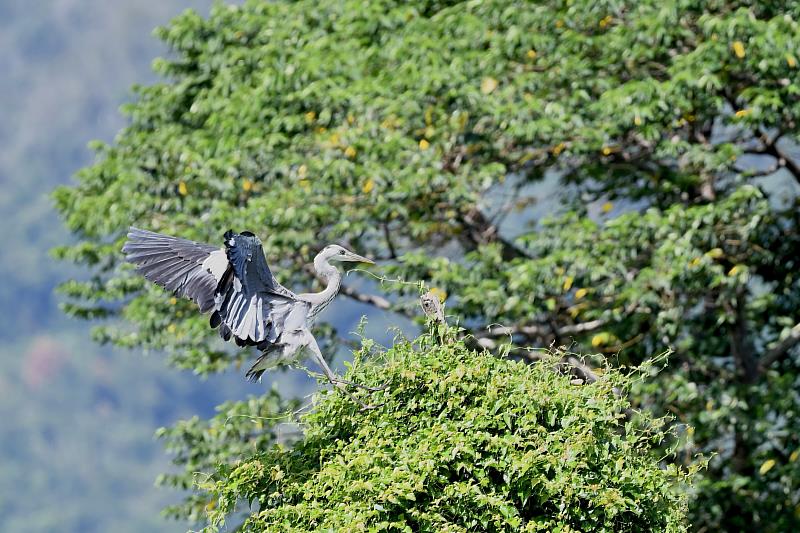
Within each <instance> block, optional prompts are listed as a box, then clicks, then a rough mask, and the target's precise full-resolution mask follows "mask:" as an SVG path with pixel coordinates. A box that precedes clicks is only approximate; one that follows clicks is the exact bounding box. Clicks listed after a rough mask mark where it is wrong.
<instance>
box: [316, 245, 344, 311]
mask: <svg viewBox="0 0 800 533" xmlns="http://www.w3.org/2000/svg"><path fill="white" fill-rule="evenodd" d="M314 269H315V270H316V271H317V274H319V276H320V277H321V278H322V279H323V280H325V281H326V282H327V284H328V285H327V286H326V287H325V290H323V291H322V292H318V293H317V294H315V295H314V300H315V301H313V302H312V304H313V305H314V307H313V308H312V310H311V314H312V315H316V314H317V313H319V312H320V311H322V310H323V309H325V308H326V307H327V306H328V304H329V303H331V300H333V299H334V298H335V297H336V294H337V293H338V292H339V287H340V286H341V285H342V273H341V272H339V269H337V268H336V267H335V266H333V265H331V264H330V263H328V260H327V259H325V258H323V257H320V256H317V257H315V258H314Z"/></svg>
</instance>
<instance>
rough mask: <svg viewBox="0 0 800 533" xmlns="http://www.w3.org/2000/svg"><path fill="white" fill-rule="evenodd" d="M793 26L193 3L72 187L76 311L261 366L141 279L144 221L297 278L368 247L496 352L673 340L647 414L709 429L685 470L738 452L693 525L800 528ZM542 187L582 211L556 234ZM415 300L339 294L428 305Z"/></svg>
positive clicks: (207, 458) (180, 356)
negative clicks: (139, 229)
mask: <svg viewBox="0 0 800 533" xmlns="http://www.w3.org/2000/svg"><path fill="white" fill-rule="evenodd" d="M799 20H800V2H716V1H708V2H701V1H689V0H659V1H654V0H653V1H651V0H646V1H636V2H625V1H585V0H579V1H573V2H560V1H545V2H537V3H528V2H522V1H511V0H502V1H501V0H495V1H485V2H436V1H427V2H425V1H415V2H407V1H403V2H392V1H388V0H384V1H355V0H352V1H334V0H330V1H328V0H325V1H315V2H309V1H301V2H283V1H279V2H261V1H258V2H257V1H250V2H247V3H246V4H245V5H244V6H228V5H224V4H218V5H216V7H215V8H214V9H213V10H212V12H211V15H210V16H209V17H208V18H202V17H201V16H199V15H197V14H196V13H193V12H187V13H185V14H184V15H182V16H181V17H179V18H177V19H175V20H174V21H173V22H172V23H171V24H170V25H169V26H168V27H165V28H161V29H159V30H158V34H159V36H160V37H161V38H163V39H164V40H165V41H166V42H167V43H168V44H169V45H170V46H171V48H172V50H173V54H172V56H171V57H170V58H168V59H162V60H158V61H157V62H156V63H155V68H156V70H157V71H158V72H159V73H161V74H162V75H163V77H164V81H163V82H162V83H159V84H156V85H153V86H149V87H139V88H138V89H137V95H138V98H137V100H136V102H135V103H133V104H131V105H129V106H127V107H126V108H125V112H126V114H127V115H128V117H129V118H130V125H129V126H128V127H127V128H126V129H125V130H123V131H122V132H121V134H120V135H119V136H118V138H117V139H116V140H115V142H114V143H113V144H112V145H97V146H96V147H95V148H96V150H97V161H96V163H95V164H94V165H92V166H90V167H88V168H86V169H84V170H83V171H82V172H81V173H80V174H79V175H78V183H77V184H76V185H75V186H73V187H69V188H63V189H60V190H59V191H58V192H57V193H56V201H57V204H58V207H59V209H60V211H61V212H62V213H63V215H64V219H65V220H66V223H67V224H68V226H69V227H70V228H71V229H72V230H73V231H74V232H75V233H76V234H77V235H78V237H79V242H78V243H77V244H75V245H73V246H68V247H65V248H62V249H60V250H59V251H58V255H60V256H61V257H63V258H67V259H69V260H72V261H77V262H80V263H84V264H87V265H89V266H90V267H91V269H92V270H93V272H94V273H95V274H96V275H95V276H94V277H93V278H92V279H91V280H90V281H88V282H86V283H77V282H70V283H68V284H66V285H65V286H64V291H65V292H66V293H67V294H68V295H69V296H71V297H73V301H72V304H71V305H69V306H68V309H69V310H70V311H71V312H73V313H75V314H79V315H81V316H86V317H108V316H118V317H120V318H122V319H124V321H123V323H122V325H120V323H119V321H115V322H113V325H112V326H108V327H102V328H99V329H98V331H97V337H98V338H99V339H100V340H104V341H110V342H114V343H116V344H120V345H124V346H138V347H146V348H156V349H165V350H167V351H168V352H169V353H171V354H173V355H174V360H175V362H176V364H178V365H180V366H183V367H189V368H194V369H195V370H197V371H199V372H210V371H218V370H221V369H224V368H226V367H227V366H228V365H229V364H230V363H232V362H238V361H239V360H240V359H241V358H243V357H249V356H250V355H251V354H247V353H243V352H230V351H226V350H224V349H222V348H220V345H219V344H216V343H212V342H211V340H212V338H213V336H214V335H215V333H214V332H212V331H210V330H209V329H208V328H207V325H206V320H205V319H204V318H201V317H198V316H197V315H196V314H195V313H194V312H190V311H191V308H190V305H189V304H188V303H184V302H180V301H175V300H171V299H170V297H169V295H165V294H163V293H161V292H159V291H158V290H154V289H152V288H146V287H145V286H144V284H143V282H142V281H141V280H140V279H138V278H136V277H134V276H132V275H131V273H130V270H129V269H127V268H125V267H124V266H121V265H120V261H121V256H120V254H119V248H120V245H121V242H122V239H123V236H124V233H125V230H126V228H127V227H128V225H129V224H137V225H140V226H143V227H147V228H149V229H153V230H157V231H163V232H170V233H175V234H180V235H182V236H185V237H189V238H194V239H197V240H205V241H212V242H215V241H218V240H219V238H220V237H219V233H220V231H221V230H224V229H227V228H228V227H232V228H238V229H244V228H249V229H251V230H254V231H256V232H258V233H259V234H261V236H262V238H263V239H264V241H265V247H266V249H267V251H268V255H269V259H270V261H271V262H272V263H273V264H275V265H276V270H277V271H278V272H279V273H281V274H282V275H283V276H284V277H283V279H282V281H285V282H286V283H290V284H291V283H295V282H297V283H300V282H302V283H305V284H307V283H308V282H309V281H311V278H312V276H311V274H310V273H309V272H308V271H307V270H306V269H305V266H304V265H306V264H307V262H308V261H309V258H310V257H311V255H312V254H313V252H314V251H315V250H317V249H318V248H319V247H320V246H321V245H323V244H324V243H326V242H329V241H338V242H349V243H350V244H351V245H352V246H354V247H355V248H356V249H357V250H359V251H360V252H365V253H368V254H371V255H373V256H375V257H377V258H378V259H379V260H380V261H381V263H382V264H383V265H384V272H385V273H387V274H390V275H391V276H392V277H401V278H405V279H410V280H418V279H426V280H429V282H430V283H431V284H433V285H434V286H436V287H437V288H439V289H441V290H442V291H444V292H446V293H447V294H448V295H449V298H448V304H449V310H450V312H451V313H452V314H454V315H456V316H457V317H459V319H460V321H461V324H462V325H464V326H465V327H466V328H467V329H469V330H472V332H473V333H474V339H473V344H474V345H475V346H484V347H488V348H490V349H497V348H498V347H499V346H500V345H501V344H502V343H506V342H513V343H514V344H519V345H531V344H539V345H546V344H551V343H553V342H555V343H557V344H570V343H575V344H576V345H577V347H574V348H573V349H574V350H586V351H589V350H595V351H596V350H598V349H599V350H602V351H604V352H606V353H608V354H609V356H611V355H614V354H616V355H615V356H614V357H612V358H611V360H613V361H615V362H618V363H620V364H635V363H638V362H640V361H642V360H643V359H644V358H646V357H647V356H649V355H651V354H652V353H656V352H658V351H660V350H662V349H663V348H665V347H667V346H671V347H673V348H674V350H675V351H674V353H673V355H672V357H671V359H670V360H669V363H668V365H667V366H666V367H665V368H664V369H663V370H662V371H661V373H660V374H659V376H658V377H657V379H656V381H655V385H653V386H644V385H642V386H641V387H639V388H638V389H636V390H634V393H635V401H636V402H637V403H638V404H640V405H641V406H643V407H647V408H653V409H656V410H663V409H667V410H669V411H671V412H673V413H674V414H675V416H676V419H677V421H678V422H679V423H681V424H687V426H686V427H691V428H693V429H688V430H687V431H686V432H685V435H684V440H683V441H682V455H681V457H683V458H685V461H687V462H688V461H691V460H692V458H693V456H694V455H695V454H696V453H699V452H702V453H713V454H716V455H715V457H714V458H713V459H712V461H711V462H710V464H709V469H708V470H707V472H706V473H705V477H704V481H703V482H702V483H701V484H700V485H699V490H698V491H697V495H696V498H695V499H694V502H693V504H692V513H693V520H694V523H695V525H696V527H697V528H698V529H703V528H706V529H709V528H710V529H718V528H727V529H731V530H738V529H742V528H749V527H756V528H758V529H761V530H764V531H767V530H774V531H785V530H791V529H796V528H797V527H800V518H798V516H800V513H798V512H797V510H798V509H800V491H798V488H800V487H798V484H800V463H799V462H797V458H798V455H800V438H798V436H797V435H798V434H800V397H799V396H798V395H797V392H796V389H797V382H798V364H799V363H800V361H799V360H798V350H797V344H798V341H800V323H799V322H800V315H799V314H798V304H799V303H800V279H798V277H797V275H796V271H797V267H798V257H800V227H799V225H800V215H798V212H797V209H796V207H797V199H798V193H797V191H798V182H800V163H798V162H797V161H796V159H795V158H793V157H792V154H793V150H794V147H795V144H794V143H795V142H796V141H797V140H798V137H799V134H800V123H798V118H800V100H799V99H798V93H800V75H799V74H798V73H799V72H800V69H799V68H798V61H799V60H800V24H798V21H799ZM542 182H544V183H557V184H558V185H559V186H560V189H559V190H560V195H559V199H560V201H559V202H557V204H556V205H555V206H554V207H553V208H550V209H548V210H547V211H549V212H550V214H551V216H550V218H547V219H542V220H539V219H535V220H534V218H535V217H534V216H531V215H536V216H537V217H538V216H539V214H540V213H541V212H542V211H543V210H542V209H541V206H540V205H537V203H536V200H537V198H536V196H535V195H536V192H537V191H538V190H539V189H537V188H536V187H535V184H537V183H542ZM510 221H516V223H510ZM404 287H406V286H404V285H397V284H385V285H382V286H381V287H375V288H374V290H371V291H370V290H366V289H363V288H362V289H358V288H356V287H354V286H348V287H347V288H346V290H345V292H346V294H347V295H348V296H350V297H352V298H356V299H358V300H359V301H362V302H367V303H370V304H373V305H375V306H376V307H378V308H381V309H389V308H391V309H393V310H395V311H397V312H398V313H408V309H409V305H412V304H411V303H410V302H411V301H412V300H411V299H409V298H407V295H406V294H405V293H404V292H403V288H404ZM367 289H369V287H367ZM379 289H385V290H388V291H395V292H394V294H390V295H385V294H384V295H381V294H379V293H378V290H379ZM490 323H499V324H502V325H503V327H494V328H492V329H490V330H487V329H486V325H487V324H490ZM522 353H524V352H522ZM270 401H272V400H270ZM268 404H269V405H268ZM270 405H271V404H270V402H266V401H260V400H254V401H253V402H251V403H250V404H247V405H244V406H241V405H240V406H233V407H231V409H234V410H236V409H238V410H243V411H247V412H248V413H253V414H256V413H262V412H265V410H266V411H270V410H271V407H270ZM242 420H243V422H241V425H240V426H237V428H238V429H237V430H236V431H232V432H221V431H219V427H222V426H220V425H219V424H220V423H221V421H217V422H216V423H215V422H211V423H210V425H208V424H202V423H199V422H198V423H196V424H195V425H194V426H192V427H191V428H188V427H187V429H186V431H191V432H193V433H191V435H194V436H195V437H197V438H195V439H186V440H185V441H180V442H183V443H184V444H182V445H180V446H178V448H179V449H178V452H179V455H178V460H179V461H181V462H183V463H184V464H186V465H187V468H188V469H189V471H190V472H191V471H192V468H194V469H199V468H200V467H202V466H205V467H206V468H207V467H210V466H212V465H213V464H214V463H215V462H219V461H220V460H222V461H224V460H226V459H229V458H230V457H231V454H234V453H235V450H236V449H238V448H237V447H239V446H242V445H243V444H242V443H241V440H242V439H250V438H269V435H268V434H266V437H265V436H264V435H265V433H262V432H263V431H266V430H265V429H264V428H263V427H261V428H257V427H255V426H254V424H255V422H251V423H250V424H251V426H253V427H250V426H248V425H247V424H248V422H246V420H247V419H245V418H243V419H242ZM253 420H255V419H253ZM215 424H216V425H215ZM262 426H263V424H262ZM215 428H216V429H215ZM212 430H213V431H212ZM254 435H256V436H255V437H254ZM176 442H178V441H176ZM187 443H191V445H188V444H187ZM194 445H197V446H198V447H200V446H201V445H202V446H205V448H203V450H204V451H203V452H202V453H200V452H197V453H195V452H196V450H193V449H192V446H194ZM187 446H188V448H187ZM206 452H207V453H206ZM172 481H173V482H175V483H178V484H180V483H188V478H187V477H186V476H183V477H180V476H179V477H178V478H175V479H173V480H172ZM195 504H196V505H195V506H194V507H191V508H190V507H186V508H183V510H182V511H181V510H176V512H183V513H192V512H194V513H197V512H199V511H198V509H201V507H202V506H201V502H195ZM192 509H193V510H192Z"/></svg>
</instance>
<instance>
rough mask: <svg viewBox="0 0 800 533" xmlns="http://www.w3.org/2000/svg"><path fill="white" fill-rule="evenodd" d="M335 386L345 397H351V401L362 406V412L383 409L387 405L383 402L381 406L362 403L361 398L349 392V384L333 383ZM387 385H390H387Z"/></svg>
mask: <svg viewBox="0 0 800 533" xmlns="http://www.w3.org/2000/svg"><path fill="white" fill-rule="evenodd" d="M333 384H334V385H335V386H336V388H337V389H339V390H340V391H341V392H342V393H344V394H345V395H347V396H348V397H349V398H350V399H351V400H353V401H354V402H356V403H357V404H358V405H360V406H361V409H360V410H361V411H369V410H372V409H378V408H379V407H383V406H384V405H386V402H382V403H379V404H369V403H364V402H363V401H361V399H360V398H358V397H357V396H356V395H354V394H353V393H352V392H350V391H349V390H347V387H348V385H349V383H348V382H333ZM387 385H388V384H387ZM379 390H382V389H379Z"/></svg>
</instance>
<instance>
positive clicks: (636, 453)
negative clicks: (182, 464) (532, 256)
mask: <svg viewBox="0 0 800 533" xmlns="http://www.w3.org/2000/svg"><path fill="white" fill-rule="evenodd" d="M373 352H375V350H373V349H372V343H371V342H370V341H366V342H365V346H364V347H363V348H362V350H361V351H360V352H359V353H358V354H356V358H357V360H358V359H361V358H366V357H370V361H369V362H368V363H366V364H357V365H356V366H355V368H354V370H353V371H352V372H350V373H349V375H348V377H349V378H350V379H353V380H356V381H359V382H362V383H370V384H373V385H378V384H381V383H388V389H386V390H385V391H384V392H382V393H380V394H375V395H373V397H372V398H371V399H372V400H373V401H376V400H380V401H381V402H382V405H381V406H380V407H379V408H377V409H375V410H369V411H364V410H362V409H360V408H359V406H358V405H357V404H356V403H354V402H353V401H352V400H351V399H350V398H348V397H347V396H346V395H343V394H339V393H338V392H337V391H329V392H328V394H321V395H319V396H318V398H317V402H316V405H315V406H314V409H313V410H312V411H311V412H309V413H308V414H306V415H304V416H302V418H301V423H302V425H303V427H304V430H305V434H304V438H303V439H302V440H301V441H300V442H298V443H297V444H296V445H295V446H294V447H290V448H286V447H283V446H276V447H274V448H272V449H269V448H267V447H259V448H258V449H257V451H256V452H255V453H249V454H248V453H246V454H244V455H242V456H239V457H238V460H237V461H236V462H235V463H234V464H225V465H224V466H223V467H221V468H220V469H219V470H218V472H216V473H215V474H214V475H212V476H210V477H209V478H206V479H203V480H202V481H201V482H200V483H199V486H200V487H201V488H202V489H203V490H206V491H208V492H209V493H210V494H209V496H210V497H211V498H212V500H211V504H209V506H208V509H210V511H209V517H210V520H211V522H212V525H213V526H214V527H213V528H211V529H217V528H222V527H223V526H224V524H225V523H226V522H225V521H226V519H227V518H228V517H229V516H231V515H233V516H236V515H237V514H238V513H236V514H235V513H234V511H235V510H236V509H237V507H239V508H243V509H241V510H242V511H245V512H247V513H249V516H248V515H245V516H247V518H246V521H245V523H244V526H243V528H242V530H243V531H286V532H290V531H293V532H301V531H345V530H347V531H354V530H363V531H451V532H456V531H608V532H621V531H654V532H674V531H685V521H684V517H685V504H686V501H685V497H686V495H685V490H684V491H681V489H682V487H680V486H678V485H679V484H680V483H681V482H683V481H684V480H685V477H686V476H687V475H688V474H687V473H682V472H678V471H677V470H675V468H674V467H672V468H671V469H670V470H669V471H667V470H663V469H661V468H659V466H658V460H657V456H656V455H655V454H654V453H653V446H654V445H657V444H659V443H661V442H663V440H664V439H665V434H664V432H663V420H651V419H648V418H646V417H645V418H643V419H642V418H640V419H637V421H636V423H632V422H626V417H625V414H624V413H625V410H626V409H628V408H629V403H628V401H627V400H626V399H624V398H623V397H622V396H620V395H618V394H615V389H616V390H617V391H619V390H626V389H627V386H628V385H629V384H630V381H631V378H630V377H628V376H623V375H621V374H619V373H617V372H614V371H610V372H607V373H605V374H604V376H603V378H602V379H600V380H598V381H596V382H594V383H591V384H577V383H571V381H573V380H572V375H571V374H570V373H569V372H566V373H565V372H564V370H565V369H562V370H561V371H559V368H561V367H560V365H561V363H560V360H561V357H560V355H561V354H549V353H546V352H539V355H540V356H541V358H542V361H540V362H538V363H535V364H533V365H527V364H524V363H522V362H515V361H512V360H510V359H507V358H500V357H495V356H493V355H491V354H489V353H487V352H483V353H477V352H475V351H472V350H469V349H467V348H466V347H465V346H464V344H463V343H461V342H457V343H445V344H444V345H438V344H431V337H429V336H424V337H422V338H421V339H418V340H417V341H415V342H413V343H412V342H409V341H402V342H399V343H397V344H396V345H395V346H394V347H392V348H391V349H389V350H388V351H378V353H377V354H376V353H373ZM376 359H377V360H379V361H380V364H375V363H374V361H375V360H376ZM244 502H251V505H250V506H248V505H246V504H245V503H244ZM237 518H238V516H237Z"/></svg>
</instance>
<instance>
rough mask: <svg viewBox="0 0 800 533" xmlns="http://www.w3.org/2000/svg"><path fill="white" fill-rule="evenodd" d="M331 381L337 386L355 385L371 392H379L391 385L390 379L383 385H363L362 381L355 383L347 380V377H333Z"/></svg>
mask: <svg viewBox="0 0 800 533" xmlns="http://www.w3.org/2000/svg"><path fill="white" fill-rule="evenodd" d="M331 383H333V384H334V385H336V386H337V387H342V386H348V387H355V388H357V389H363V390H366V391H370V392H379V391H382V390H385V389H386V388H387V387H389V382H388V381H387V382H386V383H384V384H383V385H381V386H380V387H369V386H367V385H362V384H360V383H354V382H352V381H347V380H346V379H342V378H336V379H333V380H331Z"/></svg>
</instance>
